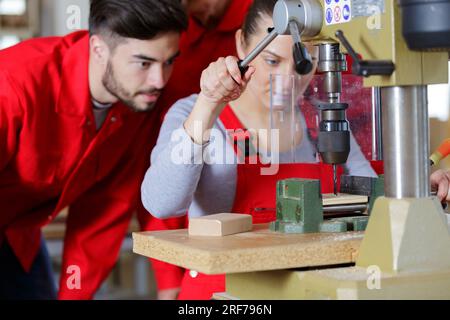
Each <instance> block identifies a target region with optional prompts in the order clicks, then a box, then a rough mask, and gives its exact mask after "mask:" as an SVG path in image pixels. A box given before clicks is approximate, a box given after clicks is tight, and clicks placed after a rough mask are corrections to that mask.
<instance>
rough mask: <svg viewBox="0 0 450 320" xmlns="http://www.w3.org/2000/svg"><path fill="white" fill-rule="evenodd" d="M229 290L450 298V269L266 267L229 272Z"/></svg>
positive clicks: (266, 294)
mask: <svg viewBox="0 0 450 320" xmlns="http://www.w3.org/2000/svg"><path fill="white" fill-rule="evenodd" d="M226 286H227V287H226V288H227V294H228V295H229V296H232V297H234V298H237V299H261V300H277V299H282V300H291V299H333V300H372V299H401V300H410V299H445V300H447V299H450V269H449V270H442V271H435V272H423V273H417V272H414V273H407V272H406V273H402V274H397V275H396V274H386V273H377V270H376V269H371V268H369V269H365V268H360V267H346V268H335V269H333V268H332V269H324V270H315V271H292V270H282V271H265V272H257V273H240V274H231V275H227V278H226Z"/></svg>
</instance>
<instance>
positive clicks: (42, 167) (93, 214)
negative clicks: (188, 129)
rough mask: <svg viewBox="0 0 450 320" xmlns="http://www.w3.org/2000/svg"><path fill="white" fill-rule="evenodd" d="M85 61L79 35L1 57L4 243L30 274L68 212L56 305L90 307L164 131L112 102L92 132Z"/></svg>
mask: <svg viewBox="0 0 450 320" xmlns="http://www.w3.org/2000/svg"><path fill="white" fill-rule="evenodd" d="M88 59H89V36H88V33H87V32H85V31H81V32H76V33H73V34H70V35H68V36H65V37H62V38H61V37H52V38H42V39H34V40H29V41H25V42H22V43H21V44H19V45H17V46H15V47H12V48H9V49H6V50H3V51H1V52H0V208H1V215H0V241H3V240H4V239H5V237H6V239H7V240H8V242H9V244H10V246H11V247H12V249H13V251H14V253H15V255H16V256H17V258H18V259H19V261H20V263H21V265H22V266H23V268H24V269H25V270H29V269H30V266H31V264H32V262H33V260H34V258H35V256H36V254H37V251H38V250H39V246H40V234H41V233H40V229H41V227H43V226H44V225H46V224H48V223H49V222H50V221H52V219H53V218H54V217H55V216H56V215H57V214H58V213H59V212H60V211H61V210H62V209H64V208H65V207H67V206H69V205H70V211H69V217H68V221H67V230H66V238H65V244H64V256H63V265H62V270H61V282H60V293H59V297H60V298H81V299H86V298H91V297H92V296H93V294H94V293H95V291H96V289H97V288H98V286H99V285H100V283H101V282H102V281H103V280H104V279H105V277H106V276H107V275H108V273H109V271H110V270H111V268H112V267H113V265H114V263H115V261H116V258H117V255H118V252H119V249H120V245H121V243H122V240H123V238H124V236H125V233H126V230H127V227H128V224H129V221H130V217H131V215H132V213H133V211H134V210H135V209H136V206H137V203H138V201H139V197H138V195H139V189H140V183H141V180H142V177H143V175H144V172H145V170H146V167H147V165H148V161H149V160H148V159H149V154H150V150H151V148H152V146H153V145H154V143H155V140H156V137H157V134H158V130H159V123H160V114H159V112H158V111H156V110H155V111H152V112H149V113H135V112H133V111H132V110H131V109H129V108H128V107H126V106H124V105H123V104H121V103H116V104H114V105H113V106H112V107H111V109H110V111H109V113H108V116H107V118H106V120H105V122H104V124H103V126H102V127H101V129H100V130H99V131H98V132H97V131H96V126H95V119H94V115H93V111H92V101H91V96H90V91H89V83H88ZM70 266H75V267H78V268H75V269H73V267H72V268H69V267H70ZM68 268H69V270H79V271H80V280H81V281H80V285H81V288H80V289H76V288H75V289H72V290H71V289H70V287H68V286H67V285H66V282H67V279H68V277H69V276H71V275H72V274H68V273H67V270H68Z"/></svg>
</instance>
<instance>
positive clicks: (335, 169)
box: [333, 163, 338, 196]
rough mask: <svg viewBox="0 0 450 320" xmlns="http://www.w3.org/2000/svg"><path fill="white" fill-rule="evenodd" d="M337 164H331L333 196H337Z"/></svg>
mask: <svg viewBox="0 0 450 320" xmlns="http://www.w3.org/2000/svg"><path fill="white" fill-rule="evenodd" d="M336 171H337V164H336V163H333V189H334V195H335V196H337V195H338V194H337V173H336Z"/></svg>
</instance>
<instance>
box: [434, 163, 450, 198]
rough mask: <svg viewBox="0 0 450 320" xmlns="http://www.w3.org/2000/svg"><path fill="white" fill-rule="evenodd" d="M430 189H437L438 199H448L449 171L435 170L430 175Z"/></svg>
mask: <svg viewBox="0 0 450 320" xmlns="http://www.w3.org/2000/svg"><path fill="white" fill-rule="evenodd" d="M430 180H431V190H433V191H437V197H438V198H439V200H440V201H450V193H449V191H450V190H449V189H450V171H445V170H441V169H440V170H437V171H435V172H433V174H432V175H431V177H430Z"/></svg>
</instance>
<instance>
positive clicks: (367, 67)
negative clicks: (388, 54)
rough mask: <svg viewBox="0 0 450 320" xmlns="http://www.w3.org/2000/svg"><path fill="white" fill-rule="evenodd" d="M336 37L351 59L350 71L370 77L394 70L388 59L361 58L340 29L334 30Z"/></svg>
mask: <svg viewBox="0 0 450 320" xmlns="http://www.w3.org/2000/svg"><path fill="white" fill-rule="evenodd" d="M336 37H337V38H338V39H339V41H340V42H341V43H342V45H343V46H344V47H345V49H347V52H348V53H349V54H350V56H351V57H352V59H353V65H352V72H353V74H356V75H358V76H363V77H370V76H390V75H391V74H392V73H393V72H394V70H395V65H394V63H393V62H392V61H389V60H361V59H359V57H358V54H357V53H356V51H355V50H353V48H352V46H351V45H350V42H348V40H347V38H346V37H345V36H344V32H342V30H338V31H336Z"/></svg>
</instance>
